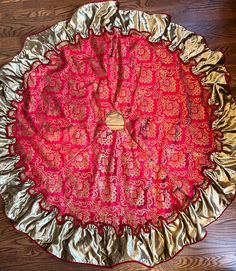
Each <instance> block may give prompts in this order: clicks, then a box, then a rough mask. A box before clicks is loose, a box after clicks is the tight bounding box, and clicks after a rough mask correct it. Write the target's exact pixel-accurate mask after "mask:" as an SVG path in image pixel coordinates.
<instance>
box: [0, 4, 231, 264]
mask: <svg viewBox="0 0 236 271" xmlns="http://www.w3.org/2000/svg"><path fill="white" fill-rule="evenodd" d="M114 27H117V28H119V29H120V30H121V32H122V34H123V35H128V34H129V33H130V31H132V30H136V31H138V32H147V34H148V35H147V39H148V40H149V41H150V42H159V41H161V40H163V41H169V42H170V45H169V47H168V48H169V50H170V51H175V50H180V52H181V53H180V54H179V57H180V58H181V60H182V61H183V62H185V63H188V62H189V61H190V60H194V62H195V64H196V65H194V66H193V67H192V72H193V74H195V75H197V76H199V75H204V76H202V77H201V78H202V79H201V84H202V86H203V87H204V88H205V89H206V91H209V92H210V99H209V103H210V104H211V105H215V106H216V108H217V109H216V110H215V116H216V117H217V119H216V120H215V121H214V122H213V123H212V128H213V129H214V130H220V131H221V132H222V138H221V139H220V141H221V144H222V146H223V149H222V151H220V152H214V153H212V154H211V160H212V161H213V162H214V164H215V168H214V169H207V170H205V171H204V174H205V176H206V178H210V179H211V183H210V185H208V187H207V188H204V189H203V188H200V189H199V197H198V199H197V200H196V201H192V202H191V203H190V205H189V206H188V208H186V209H185V210H184V211H181V212H180V213H179V216H178V217H177V218H176V219H175V220H174V221H172V222H171V223H166V222H165V221H162V225H161V227H159V228H158V229H157V228H156V227H152V226H150V227H151V231H150V232H149V233H146V232H144V231H143V230H141V231H140V234H139V235H137V236H135V235H133V233H132V230H131V229H130V228H129V227H128V226H126V227H125V228H124V232H123V234H122V235H117V234H116V232H115V230H114V228H113V227H111V226H104V234H103V235H100V234H99V232H98V228H97V227H96V226H95V225H93V224H90V225H87V227H86V228H82V227H75V225H74V223H73V218H72V217H70V216H66V217H64V221H63V223H58V221H57V219H56V216H57V213H58V210H57V209H56V208H55V209H53V210H50V211H47V210H45V209H42V208H41V206H40V202H41V201H42V200H43V195H42V194H37V195H35V196H33V195H30V194H29V193H28V190H29V189H31V188H32V187H33V186H34V182H33V181H31V180H27V181H26V182H21V180H20V177H19V175H20V173H21V172H23V171H24V167H20V168H16V167H15V164H16V163H17V162H18V161H19V159H20V157H19V156H17V155H16V156H11V155H10V152H9V146H10V145H12V144H14V142H15V139H14V138H12V137H11V138H9V136H8V133H7V126H10V125H11V124H14V121H15V120H14V118H12V117H11V116H10V115H9V112H11V111H13V110H14V107H13V106H12V102H14V101H16V102H19V101H20V100H21V99H22V98H23V97H22V96H21V95H20V94H19V93H18V90H19V89H22V87H23V77H24V74H25V73H26V72H27V71H29V69H30V67H31V65H32V64H33V63H34V62H35V61H40V62H42V63H47V61H48V59H47V58H46V57H45V53H46V52H47V51H55V52H57V49H56V45H57V44H59V43H61V42H63V41H70V42H73V41H74V38H75V36H76V34H79V35H80V36H81V37H83V38H86V37H88V36H89V33H90V31H93V33H94V34H95V35H101V34H102V33H103V30H106V31H108V32H113V29H114ZM222 62H223V54H222V53H221V52H214V51H211V50H210V49H209V48H208V46H207V44H206V42H205V40H204V39H203V38H202V37H200V36H198V35H196V34H195V33H193V32H190V31H188V30H186V29H185V28H183V27H182V26H179V25H176V24H174V23H172V22H170V17H169V16H168V15H165V14H155V15H149V14H147V13H145V12H141V11H135V10H119V8H118V6H117V2H116V1H107V2H99V3H91V4H87V5H84V6H82V7H80V8H79V9H78V10H77V11H76V12H75V13H74V15H73V16H72V18H71V20H70V21H63V22H59V23H58V24H56V25H54V26H52V27H51V28H49V29H47V30H45V31H43V32H41V33H39V34H37V35H32V36H29V37H28V38H27V39H26V41H25V43H24V46H23V49H22V51H21V52H20V53H19V54H18V55H16V56H15V57H14V58H13V59H12V60H11V61H10V62H9V63H8V64H6V65H4V66H3V67H2V68H1V70H0V104H1V109H0V131H1V132H0V168H1V170H0V192H1V194H2V197H3V199H4V201H5V212H6V215H7V216H8V218H9V219H11V220H13V221H14V226H15V228H16V229H17V230H18V231H21V232H24V233H25V234H27V235H28V236H30V237H31V238H32V239H33V240H34V241H35V242H36V243H38V244H39V245H40V246H42V247H44V248H45V249H46V250H47V251H48V252H50V253H52V254H53V255H55V256H57V257H59V258H61V259H63V260H66V261H70V262H79V263H88V264H93V265H100V266H114V265H116V264H119V263H122V262H129V261H136V262H140V263H142V264H144V265H146V266H154V265H156V264H158V263H160V262H163V261H166V260H168V259H170V258H172V257H173V256H175V255H176V254H177V253H178V252H179V251H180V250H182V248H183V247H184V246H186V245H189V244H193V243H196V242H198V241H200V240H202V239H203V238H204V237H205V235H206V229H205V226H207V225H208V224H210V223H211V222H213V221H214V220H215V219H216V218H218V217H219V216H220V215H221V214H222V212H223V211H224V210H225V208H226V207H227V206H228V205H229V204H230V203H231V202H232V200H233V198H234V196H235V192H236V174H235V162H236V151H235V150H236V146H235V144H234V142H236V141H235V139H236V124H235V123H236V122H235V121H234V120H236V106H235V103H234V101H233V98H232V96H231V95H230V93H229V90H228V87H227V79H228V72H227V70H226V68H225V67H224V66H223V64H222Z"/></svg>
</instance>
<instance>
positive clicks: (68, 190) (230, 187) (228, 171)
mask: <svg viewBox="0 0 236 271" xmlns="http://www.w3.org/2000/svg"><path fill="white" fill-rule="evenodd" d="M222 58H223V55H222V53H221V52H215V51H211V50H210V49H209V48H208V47H207V45H206V43H205V41H204V39H203V38H202V37H200V36H198V35H196V34H195V33H193V32H190V31H187V30H186V29H185V28H183V27H182V26H179V25H176V24H174V23H172V22H170V17H169V16H168V15H165V14H155V15H149V14H147V13H144V12H141V11H134V10H132V11H127V10H120V9H119V8H118V5H117V2H116V1H106V2H99V3H91V4H87V5H84V6H82V7H80V8H79V9H78V10H77V11H76V12H75V13H74V15H73V16H72V18H71V20H68V21H63V22H59V23H58V24H56V25H54V26H53V27H51V28H50V29H47V30H45V31H43V32H41V33H39V34H36V35H32V36H29V37H28V38H27V39H26V41H25V43H24V46H23V49H22V51H21V52H20V53H19V54H18V55H17V56H15V57H14V58H13V59H12V60H11V61H10V62H9V63H8V64H6V65H4V66H3V67H2V68H1V70H0V90H1V93H0V94H1V96H0V98H1V116H2V117H1V123H0V124H1V146H0V148H1V153H0V154H1V155H0V163H1V172H0V173H1V180H0V189H1V194H2V197H3V198H4V200H5V209H6V214H7V216H8V217H9V219H11V220H13V221H14V226H15V228H16V229H17V230H19V231H22V232H24V233H26V234H27V235H29V236H30V237H31V238H32V239H33V240H34V241H36V242H37V243H38V244H39V245H41V246H42V247H43V248H45V249H46V250H47V251H48V252H50V253H52V254H53V255H55V256H57V257H59V258H61V259H63V260H67V261H71V262H77V263H89V264H95V265H100V266H113V265H116V264H118V263H122V262H126V261H137V262H140V263H143V264H145V265H147V266H154V265H156V264H158V263H160V262H163V261H165V260H168V259H169V258H171V257H173V256H175V255H176V254H177V253H178V252H179V251H180V250H181V249H182V248H183V247H184V246H186V245H189V244H192V243H195V242H198V241H200V240H202V239H203V238H204V237H205V235H206V229H205V226H207V225H208V224H209V223H211V222H212V221H214V220H215V219H216V218H218V217H219V216H220V215H221V213H222V212H223V211H224V209H225V208H226V207H227V206H228V205H229V204H230V203H231V202H232V200H233V198H234V195H235V190H236V178H235V162H236V156H235V153H236V152H235V143H234V142H235V131H236V122H235V120H236V108H235V103H234V101H233V99H232V97H231V95H230V93H229V90H228V87H227V79H228V78H229V74H228V72H227V71H226V69H225V67H224V66H223V64H222Z"/></svg>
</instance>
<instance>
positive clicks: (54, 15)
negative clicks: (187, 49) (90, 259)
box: [0, 0, 236, 271]
mask: <svg viewBox="0 0 236 271" xmlns="http://www.w3.org/2000/svg"><path fill="white" fill-rule="evenodd" d="M89 2H90V1H82V0H0V65H2V64H4V63H6V62H7V61H9V60H10V59H11V58H12V57H13V56H14V55H15V54H16V53H17V52H19V50H20V49H21V47H22V42H23V40H24V38H25V36H27V35H28V34H29V33H32V32H39V31H40V30H43V29H45V28H47V27H49V26H51V25H53V24H55V23H56V22H58V21H61V20H64V19H67V18H70V17H71V15H72V13H73V12H74V11H75V10H76V8H77V7H79V6H81V5H82V4H85V3H89ZM119 3H120V7H121V8H124V9H139V10H143V11H146V12H150V13H161V12H163V13H168V14H170V15H172V21H173V22H175V23H178V24H181V25H183V26H185V27H187V28H188V29H189V30H192V31H195V32H196V33H197V34H200V35H203V36H204V37H205V38H206V40H207V42H208V45H209V46H210V47H211V48H212V49H220V50H223V51H224V52H225V57H226V66H227V68H228V70H229V72H230V73H231V75H232V78H233V79H232V82H231V84H232V90H233V93H234V95H235V96H236V81H235V79H236V1H235V0H179V1H177V0H175V1H174V0H173V1H170V0H162V1H160V0H121V1H119ZM41 270H45V271H72V270H73V271H75V270H76V271H92V270H94V271H95V270H107V269H105V268H98V267H94V266H88V265H80V264H79V265H78V264H71V263H66V262H63V261H61V260H59V259H57V258H55V257H53V256H51V255H49V254H48V253H46V252H45V251H44V250H43V249H41V248H40V247H39V246H37V245H36V244H35V243H34V242H32V241H31V240H30V239H29V238H28V237H27V236H25V235H24V234H21V233H17V232H16V231H15V230H14V229H13V227H12V226H11V223H10V221H9V220H8V219H7V218H6V216H5V214H4V206H3V202H2V199H0V271H41ZM112 270H115V271H141V270H167V271H172V270H174V271H179V270H186V271H197V270H198V271H205V270H207V271H213V270H214V271H218V270H229V271H233V270H236V202H234V203H233V204H232V205H231V206H230V207H229V208H228V209H227V210H226V211H225V212H224V214H223V215H222V216H221V218H220V219H218V220H217V221H216V222H215V223H213V224H212V225H210V226H209V227H208V237H207V238H206V239H205V240H204V241H202V242H200V243H198V244H195V245H192V246H190V247H186V248H185V249H184V250H183V251H182V252H181V253H180V254H179V255H178V256H177V257H175V258H174V259H172V260H171V261H168V262H166V263H164V264H161V265H158V266H156V267H155V268H153V269H151V268H146V267H143V266H141V265H140V264H135V263H132V264H122V265H119V266H117V267H114V268H113V269H112Z"/></svg>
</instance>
